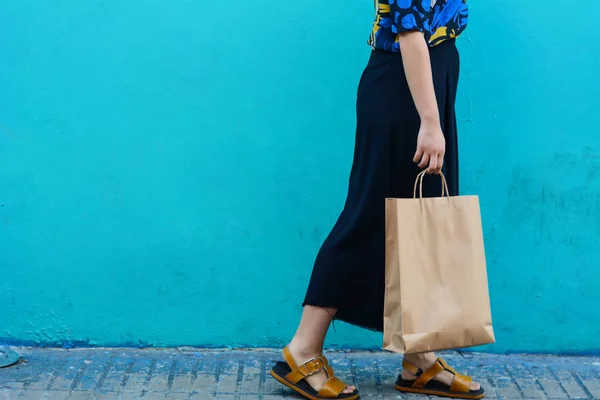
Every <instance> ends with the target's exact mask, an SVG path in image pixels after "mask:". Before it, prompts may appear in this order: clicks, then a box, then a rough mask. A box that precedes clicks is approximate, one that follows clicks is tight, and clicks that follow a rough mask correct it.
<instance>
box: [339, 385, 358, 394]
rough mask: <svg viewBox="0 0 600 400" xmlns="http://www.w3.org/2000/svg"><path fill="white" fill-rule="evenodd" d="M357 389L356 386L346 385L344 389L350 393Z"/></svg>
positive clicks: (343, 391)
mask: <svg viewBox="0 0 600 400" xmlns="http://www.w3.org/2000/svg"><path fill="white" fill-rule="evenodd" d="M355 390H356V387H355V386H346V389H344V390H342V393H344V394H350V393H352V392H354V391H355Z"/></svg>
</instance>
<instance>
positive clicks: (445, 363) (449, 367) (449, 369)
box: [438, 357, 457, 375]
mask: <svg viewBox="0 0 600 400" xmlns="http://www.w3.org/2000/svg"><path fill="white" fill-rule="evenodd" d="M438 362H439V363H440V364H442V367H444V369H445V370H446V371H450V372H452V373H453V374H454V375H456V374H457V372H456V371H455V370H454V368H452V367H451V366H449V365H448V363H447V362H446V360H444V359H443V358H441V357H440V358H438Z"/></svg>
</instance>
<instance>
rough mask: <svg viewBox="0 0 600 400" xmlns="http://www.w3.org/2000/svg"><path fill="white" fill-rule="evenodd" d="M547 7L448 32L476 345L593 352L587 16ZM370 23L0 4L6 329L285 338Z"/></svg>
mask: <svg viewBox="0 0 600 400" xmlns="http://www.w3.org/2000/svg"><path fill="white" fill-rule="evenodd" d="M552 3H555V5H556V7H554V6H551V5H552ZM548 4H549V3H548V1H544V2H542V1H541V0H533V1H529V2H522V1H517V0H486V1H485V2H483V1H482V2H478V3H476V4H474V5H473V7H472V17H471V26H470V28H469V30H468V33H467V34H465V36H463V37H462V38H461V40H460V47H461V49H462V61H463V69H462V71H463V75H462V81H461V92H460V99H459V104H458V115H459V120H460V130H461V149H462V161H463V164H462V183H463V192H464V193H469V194H472V193H477V194H479V195H481V202H482V209H483V216H484V230H485V238H486V241H487V253H488V261H489V276H490V286H491V292H492V293H491V294H492V305H493V311H494V322H495V326H496V330H497V336H498V343H497V344H496V345H494V346H491V347H489V348H487V350H492V351H499V352H502V351H521V350H526V351H540V352H542V351H544V352H545V351H553V352H595V351H598V350H599V347H598V346H599V345H598V340H597V333H598V331H599V329H600V313H599V312H598V309H599V308H600V291H598V290H597V284H598V282H599V281H600V268H598V264H599V260H600V245H599V243H598V242H599V239H598V238H599V237H600V236H599V234H600V193H599V189H600V181H599V176H598V174H599V172H598V171H599V170H600V168H599V167H600V159H599V158H598V154H599V152H600V135H598V129H597V127H598V125H599V122H600V121H598V119H599V118H600V115H599V114H598V112H597V109H598V104H599V101H600V91H598V87H599V85H600V75H598V70H599V68H600V55H599V53H598V52H596V51H592V49H591V48H590V47H589V36H590V35H591V34H592V32H591V28H589V25H588V24H586V23H579V22H578V21H581V20H582V15H581V14H580V13H581V11H580V10H578V9H577V8H575V7H573V8H567V7H560V12H557V11H556V10H557V9H558V8H559V6H561V5H562V3H561V2H559V1H558V0H551V1H550V6H549V5H548ZM542 6H543V7H542ZM598 13H600V3H598V2H590V3H589V4H587V5H586V14H587V15H594V14H596V15H597V14H598ZM584 17H585V16H584ZM371 18H372V2H371V1H368V0H364V1H360V2H358V1H357V2H348V1H342V0H330V1H322V0H313V1H308V2H301V3H295V4H294V5H293V6H290V3H289V2H272V1H269V2H268V1H266V0H254V1H252V2H248V1H241V0H233V1H231V2H229V3H227V4H226V5H225V3H222V2H206V1H203V2H192V1H186V0H172V1H169V2H164V1H158V0H146V1H141V0H128V1H117V0H105V1H101V2H74V1H66V0H61V1H56V2H52V3H51V4H50V3H46V2H42V1H40V0H21V1H18V2H17V1H13V2H7V3H6V4H5V5H4V6H3V11H2V13H1V14H0V54H1V56H0V276H1V279H0V321H1V323H0V338H3V340H6V341H11V342H20V343H24V342H25V343H27V342H33V343H38V344H51V345H72V344H74V345H95V344H98V345H138V344H140V345H157V346H173V345H212V346H224V345H231V346H240V345H249V346H279V345H281V344H283V343H285V341H286V340H288V339H289V338H290V336H291V335H292V334H293V332H294V329H295V324H296V323H297V320H298V317H299V315H300V311H301V310H300V306H299V303H300V302H301V300H302V298H303V295H304V290H305V286H306V283H307V281H308V278H309V273H310V269H311V264H312V261H313V258H314V255H315V253H316V251H317V249H318V246H319V245H320V243H321V241H322V240H323V239H324V237H325V235H326V234H327V232H328V230H329V229H330V227H331V226H332V224H333V222H334V221H335V218H336V217H337V213H338V212H339V210H340V209H341V206H342V204H343V200H344V196H345V190H346V185H347V178H348V172H349V166H350V162H351V156H352V146H353V135H354V100H355V93H356V85H357V83H358V79H359V76H360V73H361V70H362V68H363V67H364V65H365V63H366V59H367V56H368V52H369V49H368V47H367V46H366V40H367V37H368V34H369V32H370V21H371ZM274 33H276V34H274ZM358 295H360V294H358ZM336 328H337V332H335V333H334V332H333V331H332V333H331V335H330V336H329V343H330V344H331V345H336V346H353V347H377V346H379V344H380V340H381V337H380V335H378V334H373V333H369V332H364V331H361V330H359V329H357V328H353V327H349V326H344V325H343V324H338V325H337V326H336Z"/></svg>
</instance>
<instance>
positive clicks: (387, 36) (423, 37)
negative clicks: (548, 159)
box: [271, 0, 483, 399]
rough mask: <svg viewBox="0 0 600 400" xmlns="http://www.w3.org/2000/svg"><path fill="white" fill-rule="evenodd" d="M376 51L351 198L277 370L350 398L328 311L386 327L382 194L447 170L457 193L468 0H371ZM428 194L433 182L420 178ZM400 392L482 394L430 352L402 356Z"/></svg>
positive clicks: (362, 104) (319, 392)
mask: <svg viewBox="0 0 600 400" xmlns="http://www.w3.org/2000/svg"><path fill="white" fill-rule="evenodd" d="M375 6H376V19H375V23H374V26H373V31H372V33H371V38H370V41H369V44H370V45H371V47H372V49H373V51H372V53H371V57H370V59H369V63H368V65H367V67H366V69H365V71H364V73H363V75H362V78H361V80H360V84H359V88H358V99H357V129H356V143H355V151H354V162H353V165H352V171H351V174H350V183H349V189H348V197H347V200H346V204H345V207H344V210H343V211H342V213H341V215H340V217H339V219H338V221H337V223H336V225H335V226H334V228H333V230H332V231H331V233H330V235H329V236H328V238H327V239H326V240H325V242H324V244H323V246H322V247H321V250H320V251H319V254H318V256H317V259H316V262H315V265H314V269H313V273H312V277H311V280H310V284H309V286H308V290H307V294H306V298H305V300H304V303H303V306H304V311H303V314H302V319H301V321H300V325H299V327H298V330H297V332H296V334H295V336H294V338H293V339H292V341H291V342H290V344H289V345H288V346H287V347H286V348H285V349H284V360H285V362H279V363H277V364H276V365H275V366H274V367H273V370H272V371H271V374H272V375H273V377H275V378H276V379H277V380H278V381H280V382H281V383H283V384H284V385H286V386H288V387H290V388H292V389H293V390H295V391H296V392H298V393H300V394H302V395H304V396H305V397H306V398H309V399H323V398H339V399H355V398H357V397H358V391H357V390H356V388H355V387H353V386H347V385H346V384H344V383H342V382H341V381H340V380H339V379H337V378H336V377H334V376H333V371H332V370H331V367H329V365H328V363H327V360H326V359H325V357H323V356H322V351H323V343H324V340H325V334H326V333H327V330H328V328H329V325H330V323H331V320H332V318H334V317H335V318H337V319H339V320H342V321H346V322H348V323H350V324H354V325H357V326H360V327H364V328H367V329H371V330H376V331H382V330H383V302H384V290H385V289H384V279H385V277H384V274H385V210H384V199H385V198H388V197H395V198H408V197H412V196H413V185H414V182H415V178H416V176H417V174H418V173H419V172H420V171H421V170H422V169H424V168H427V171H428V172H429V173H439V172H440V171H442V168H443V170H444V173H445V175H446V178H447V181H448V185H449V189H450V194H451V195H457V194H458V154H457V151H458V143H457V133H456V117H455V112H454V104H455V98H456V89H457V84H458V71H459V56H458V50H457V48H456V45H455V40H454V39H455V38H456V37H457V36H458V35H460V34H461V33H462V32H463V31H464V29H465V27H466V24H467V19H468V10H467V5H466V0H437V1H436V0H376V1H375ZM423 190H424V195H426V196H435V195H438V194H439V181H436V180H435V179H429V180H425V181H424V188H423ZM402 365H403V370H402V373H401V375H400V376H399V377H398V381H397V382H396V388H397V389H398V390H401V391H407V392H412V393H423V394H437V395H442V396H448V397H455V398H456V397H460V398H468V399H474V398H482V397H483V389H482V388H481V387H480V386H479V384H477V383H473V382H472V380H471V378H469V377H465V376H463V375H460V374H458V373H456V372H455V371H454V370H453V369H452V368H450V367H449V366H448V365H447V364H445V362H444V361H443V360H441V359H437V358H436V356H435V355H434V354H433V353H426V354H411V355H408V354H407V355H405V357H404V361H403V363H402Z"/></svg>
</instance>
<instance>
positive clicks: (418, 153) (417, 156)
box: [413, 146, 423, 164]
mask: <svg viewBox="0 0 600 400" xmlns="http://www.w3.org/2000/svg"><path fill="white" fill-rule="evenodd" d="M422 157H423V149H422V148H421V146H417V151H416V153H415V156H414V157H413V162H414V163H415V164H416V163H418V162H419V161H421V158H422Z"/></svg>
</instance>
